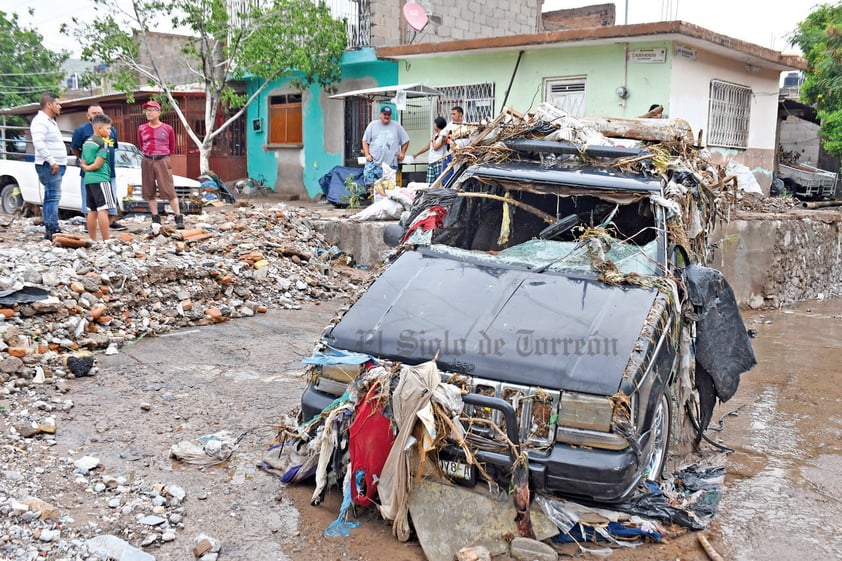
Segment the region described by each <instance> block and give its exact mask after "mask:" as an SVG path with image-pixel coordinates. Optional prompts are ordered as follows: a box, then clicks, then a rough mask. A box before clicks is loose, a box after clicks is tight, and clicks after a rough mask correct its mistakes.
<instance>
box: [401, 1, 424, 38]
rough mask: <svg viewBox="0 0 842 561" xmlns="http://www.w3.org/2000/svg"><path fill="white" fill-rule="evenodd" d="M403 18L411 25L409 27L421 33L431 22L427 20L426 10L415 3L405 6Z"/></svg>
mask: <svg viewBox="0 0 842 561" xmlns="http://www.w3.org/2000/svg"><path fill="white" fill-rule="evenodd" d="M403 18H404V19H405V20H406V23H408V24H409V27H411V28H412V29H414V30H415V31H421V30H422V29H424V27H425V26H426V25H427V22H428V21H429V20H428V19H427V12H425V11H424V8H422V7H421V6H420V5H419V4H416V3H415V2H407V3H406V4H404V5H403Z"/></svg>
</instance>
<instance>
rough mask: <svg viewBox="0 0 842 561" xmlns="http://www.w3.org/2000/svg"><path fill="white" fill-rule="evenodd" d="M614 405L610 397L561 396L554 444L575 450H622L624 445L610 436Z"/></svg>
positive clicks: (623, 441) (624, 442) (619, 436)
mask: <svg viewBox="0 0 842 561" xmlns="http://www.w3.org/2000/svg"><path fill="white" fill-rule="evenodd" d="M613 417H614V403H613V401H612V400H611V398H610V397H604V396H595V395H588V394H582V393H575V392H563V393H562V394H561V403H560V406H559V412H558V428H557V430H556V441H557V442H565V443H567V444H575V445H578V446H590V447H593V448H604V449H608V450H622V449H624V448H626V447H627V446H628V442H627V441H626V439H625V437H623V436H622V435H619V434H616V433H613V432H611V421H612V419H613Z"/></svg>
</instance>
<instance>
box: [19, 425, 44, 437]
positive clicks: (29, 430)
mask: <svg viewBox="0 0 842 561" xmlns="http://www.w3.org/2000/svg"><path fill="white" fill-rule="evenodd" d="M15 430H16V431H17V433H18V434H19V435H21V437H23V438H32V437H33V436H35V435H37V434H40V433H41V431H40V430H38V428H37V427H34V426H32V425H31V424H20V425H16V426H15Z"/></svg>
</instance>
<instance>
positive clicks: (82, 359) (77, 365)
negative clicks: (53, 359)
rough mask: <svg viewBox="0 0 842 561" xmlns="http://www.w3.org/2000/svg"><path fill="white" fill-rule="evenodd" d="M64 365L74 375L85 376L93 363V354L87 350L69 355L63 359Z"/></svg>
mask: <svg viewBox="0 0 842 561" xmlns="http://www.w3.org/2000/svg"><path fill="white" fill-rule="evenodd" d="M64 363H65V366H67V369H68V370H70V372H72V373H73V375H74V376H76V377H81V376H87V375H88V374H89V373H90V371H91V367H92V366H93V365H94V355H92V354H91V353H89V352H81V353H77V354H75V355H69V356H67V358H65V360H64Z"/></svg>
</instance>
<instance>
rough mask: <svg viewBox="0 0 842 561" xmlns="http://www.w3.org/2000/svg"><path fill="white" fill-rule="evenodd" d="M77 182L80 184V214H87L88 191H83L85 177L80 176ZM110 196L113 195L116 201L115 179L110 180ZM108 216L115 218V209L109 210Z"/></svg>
mask: <svg viewBox="0 0 842 561" xmlns="http://www.w3.org/2000/svg"><path fill="white" fill-rule="evenodd" d="M79 182H80V183H81V184H82V185H81V187H82V214H88V211H89V210H90V209H88V191H87V189H85V176H84V175H82V176H80V177H79ZM111 194H112V195H114V200H115V201H116V200H117V178H115V177H112V178H111ZM108 214H110V215H111V216H117V209H116V208H109V209H108Z"/></svg>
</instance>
